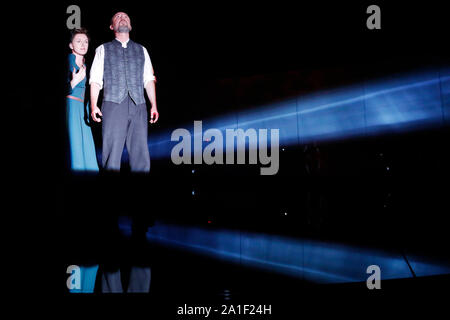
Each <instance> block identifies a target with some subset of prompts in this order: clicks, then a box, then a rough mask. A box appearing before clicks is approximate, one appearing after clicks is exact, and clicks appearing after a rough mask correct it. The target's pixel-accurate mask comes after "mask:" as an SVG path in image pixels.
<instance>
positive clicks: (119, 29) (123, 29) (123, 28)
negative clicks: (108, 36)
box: [117, 26, 130, 33]
mask: <svg viewBox="0 0 450 320" xmlns="http://www.w3.org/2000/svg"><path fill="white" fill-rule="evenodd" d="M117 32H119V33H128V32H130V28H128V26H119V28H117Z"/></svg>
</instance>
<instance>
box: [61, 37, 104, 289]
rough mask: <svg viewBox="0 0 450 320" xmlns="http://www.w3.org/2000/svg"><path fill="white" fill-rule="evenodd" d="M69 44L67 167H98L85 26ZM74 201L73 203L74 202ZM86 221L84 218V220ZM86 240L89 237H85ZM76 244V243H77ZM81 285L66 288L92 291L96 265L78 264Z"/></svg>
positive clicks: (87, 169) (81, 169) (80, 169)
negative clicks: (86, 97)
mask: <svg viewBox="0 0 450 320" xmlns="http://www.w3.org/2000/svg"><path fill="white" fill-rule="evenodd" d="M69 47H70V49H71V50H72V53H70V54H69V59H68V68H69V69H68V71H69V77H68V93H69V94H68V95H67V98H66V102H67V110H66V114H67V128H68V132H69V144H70V162H71V169H72V171H74V172H78V173H86V172H91V173H96V172H98V171H99V169H98V163H97V157H96V153H95V145H94V139H93V137H92V131H91V128H90V127H89V112H88V110H89V105H88V104H86V105H85V103H84V95H85V89H86V65H85V60H84V55H85V54H86V53H87V50H88V47H89V37H88V35H87V31H86V30H85V29H75V30H73V31H72V34H71V39H70V43H69ZM74 205H75V204H74ZM85 222H86V221H84V223H85ZM87 241H89V240H87ZM78 244H79V243H78ZM79 267H80V285H81V288H75V289H70V292H82V293H92V292H94V284H95V278H96V274H97V269H98V265H80V266H79Z"/></svg>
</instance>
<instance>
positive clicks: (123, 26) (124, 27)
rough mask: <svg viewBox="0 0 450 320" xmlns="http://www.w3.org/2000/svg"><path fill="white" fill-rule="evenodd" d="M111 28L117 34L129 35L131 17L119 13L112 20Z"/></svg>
mask: <svg viewBox="0 0 450 320" xmlns="http://www.w3.org/2000/svg"><path fill="white" fill-rule="evenodd" d="M109 28H110V29H111V30H113V31H114V32H115V33H129V32H130V31H131V22H130V17H129V16H128V15H127V14H126V13H125V12H117V13H116V14H115V15H113V17H112V18H111V25H110V26H109Z"/></svg>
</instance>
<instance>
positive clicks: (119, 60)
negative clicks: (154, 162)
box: [89, 12, 159, 172]
mask: <svg viewBox="0 0 450 320" xmlns="http://www.w3.org/2000/svg"><path fill="white" fill-rule="evenodd" d="M110 29H111V30H113V31H114V35H115V39H114V40H113V41H111V42H108V43H105V44H103V45H101V46H99V47H98V48H97V49H96V51H95V58H94V62H93V63H92V68H91V73H90V81H89V83H90V85H91V116H92V119H94V121H96V122H102V136H103V150H102V164H103V168H104V169H106V170H108V171H119V170H120V161H121V158H122V152H123V149H124V145H125V144H126V147H127V151H128V153H129V159H130V167H131V170H132V171H133V172H149V171H150V155H149V152H148V144H147V107H146V104H145V98H144V87H145V91H146V92H147V96H148V98H149V100H150V103H151V105H152V107H151V109H150V123H156V122H157V121H158V118H159V114H158V110H157V107H156V95H155V76H154V75H153V67H152V63H151V60H150V57H149V55H148V52H147V50H146V49H145V48H144V47H143V46H141V45H140V44H137V43H136V42H134V41H132V40H131V39H130V31H131V22H130V18H129V17H128V15H127V14H126V13H124V12H118V13H116V14H115V15H114V16H113V17H112V19H111V25H110ZM102 88H103V91H104V94H103V100H104V102H103V105H102V110H101V111H100V109H99V108H98V106H97V102H98V96H99V92H100V90H101V89H102ZM100 116H101V117H102V118H100Z"/></svg>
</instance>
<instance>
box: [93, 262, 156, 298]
mask: <svg viewBox="0 0 450 320" xmlns="http://www.w3.org/2000/svg"><path fill="white" fill-rule="evenodd" d="M150 281H151V269H150V267H137V266H133V267H132V268H131V272H130V283H129V285H128V289H127V292H129V293H148V292H150ZM102 292H103V293H123V292H124V290H123V288H122V278H121V274H120V269H117V270H115V271H109V272H103V273H102Z"/></svg>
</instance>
